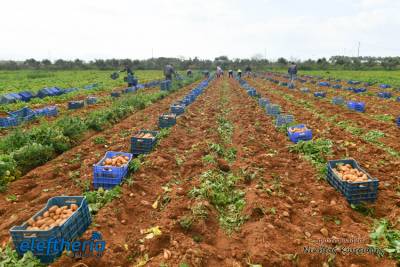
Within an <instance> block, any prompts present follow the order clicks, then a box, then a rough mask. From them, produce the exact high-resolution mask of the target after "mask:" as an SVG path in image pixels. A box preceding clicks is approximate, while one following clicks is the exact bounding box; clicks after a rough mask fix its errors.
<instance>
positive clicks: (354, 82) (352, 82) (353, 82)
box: [347, 80, 361, 85]
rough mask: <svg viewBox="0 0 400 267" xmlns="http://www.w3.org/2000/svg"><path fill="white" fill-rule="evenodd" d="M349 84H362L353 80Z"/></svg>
mask: <svg viewBox="0 0 400 267" xmlns="http://www.w3.org/2000/svg"><path fill="white" fill-rule="evenodd" d="M347 83H348V84H353V85H357V84H360V83H361V82H360V81H353V80H350V81H348V82H347Z"/></svg>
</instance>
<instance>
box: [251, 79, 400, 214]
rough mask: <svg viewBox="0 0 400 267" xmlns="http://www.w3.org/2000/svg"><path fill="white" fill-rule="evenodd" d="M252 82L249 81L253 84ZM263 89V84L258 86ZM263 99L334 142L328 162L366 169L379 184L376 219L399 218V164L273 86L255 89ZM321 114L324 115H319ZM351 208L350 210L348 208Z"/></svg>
mask: <svg viewBox="0 0 400 267" xmlns="http://www.w3.org/2000/svg"><path fill="white" fill-rule="evenodd" d="M251 83H252V82H251V81H250V84H251ZM258 85H260V84H258ZM256 88H257V90H259V91H260V92H261V93H262V95H263V96H266V97H268V98H270V100H271V102H273V103H275V104H279V105H281V107H282V109H283V110H284V111H285V112H287V113H290V114H293V115H294V117H295V120H296V121H297V122H299V123H304V124H306V125H307V126H308V127H310V128H311V129H312V130H313V137H314V138H325V139H330V140H332V141H333V142H334V147H333V155H332V156H331V157H329V159H341V158H346V157H351V158H354V159H355V160H357V161H358V162H359V163H360V164H361V165H362V166H364V167H365V168H366V169H367V170H368V171H369V173H370V174H371V175H372V176H373V177H377V178H378V179H379V181H380V185H379V196H378V199H377V202H376V204H375V205H374V208H375V211H376V217H378V218H379V217H384V216H388V217H389V218H396V217H397V216H399V209H398V206H399V205H400V202H399V201H398V197H397V193H396V191H395V187H396V185H397V184H398V181H397V179H398V177H400V171H399V168H398V167H399V165H400V162H399V160H397V159H394V158H392V157H390V156H389V155H387V154H386V153H385V152H384V151H382V150H381V149H380V148H377V147H376V146H374V145H372V144H370V143H367V142H366V141H364V140H363V139H361V138H358V137H357V136H354V135H352V134H350V133H347V132H345V131H344V130H342V129H341V128H339V127H338V126H336V125H335V124H334V123H331V122H327V121H324V120H322V119H320V118H318V117H317V116H316V114H313V113H311V112H309V111H307V110H305V109H302V108H301V107H299V106H297V105H294V104H293V103H291V102H289V101H287V100H285V99H284V98H283V97H282V96H280V95H277V94H276V93H273V92H272V90H274V89H271V87H270V85H269V84H268V85H267V84H265V85H264V86H262V85H261V86H256ZM318 112H322V111H318ZM348 208H350V207H348Z"/></svg>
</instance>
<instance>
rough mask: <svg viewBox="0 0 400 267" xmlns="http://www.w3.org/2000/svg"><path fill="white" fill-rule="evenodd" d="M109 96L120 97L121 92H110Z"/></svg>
mask: <svg viewBox="0 0 400 267" xmlns="http://www.w3.org/2000/svg"><path fill="white" fill-rule="evenodd" d="M110 95H111V97H120V96H121V93H120V92H111V94H110Z"/></svg>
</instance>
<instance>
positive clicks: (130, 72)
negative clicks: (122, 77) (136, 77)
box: [119, 65, 133, 75]
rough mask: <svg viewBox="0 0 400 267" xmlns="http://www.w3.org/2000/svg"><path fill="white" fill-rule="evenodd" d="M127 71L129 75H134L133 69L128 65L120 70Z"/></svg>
mask: <svg viewBox="0 0 400 267" xmlns="http://www.w3.org/2000/svg"><path fill="white" fill-rule="evenodd" d="M125 71H126V74H127V75H129V74H130V75H133V72H132V69H131V68H130V67H129V66H128V65H125V68H124V69H123V70H120V71H119V72H125Z"/></svg>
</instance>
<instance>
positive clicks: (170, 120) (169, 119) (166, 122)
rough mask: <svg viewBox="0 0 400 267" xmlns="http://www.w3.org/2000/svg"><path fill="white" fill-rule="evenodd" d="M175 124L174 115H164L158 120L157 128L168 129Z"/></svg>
mask: <svg viewBox="0 0 400 267" xmlns="http://www.w3.org/2000/svg"><path fill="white" fill-rule="evenodd" d="M175 124H176V114H174V113H164V114H162V115H160V117H159V118H158V126H159V127H160V128H161V129H163V128H169V127H172V126H174V125H175Z"/></svg>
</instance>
